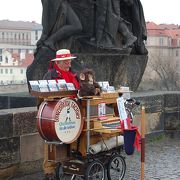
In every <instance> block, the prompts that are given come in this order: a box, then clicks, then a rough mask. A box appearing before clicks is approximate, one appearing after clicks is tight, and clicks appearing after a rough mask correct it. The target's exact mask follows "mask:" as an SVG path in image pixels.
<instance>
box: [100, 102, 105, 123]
mask: <svg viewBox="0 0 180 180" xmlns="http://www.w3.org/2000/svg"><path fill="white" fill-rule="evenodd" d="M98 119H100V120H104V119H107V117H106V103H104V102H102V103H99V104H98Z"/></svg>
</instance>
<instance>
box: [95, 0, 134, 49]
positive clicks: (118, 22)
mask: <svg viewBox="0 0 180 180" xmlns="http://www.w3.org/2000/svg"><path fill="white" fill-rule="evenodd" d="M120 1H121V0H97V1H96V5H97V7H96V33H95V34H96V35H95V36H96V43H97V46H100V47H106V48H107V47H110V48H112V47H116V36H117V32H119V33H120V34H121V35H122V44H123V47H124V48H127V47H129V46H131V45H132V44H133V43H134V42H135V41H136V39H137V38H136V37H135V36H133V34H132V33H131V32H130V30H129V29H128V27H127V24H126V22H125V21H124V20H123V19H122V18H121V17H120Z"/></svg>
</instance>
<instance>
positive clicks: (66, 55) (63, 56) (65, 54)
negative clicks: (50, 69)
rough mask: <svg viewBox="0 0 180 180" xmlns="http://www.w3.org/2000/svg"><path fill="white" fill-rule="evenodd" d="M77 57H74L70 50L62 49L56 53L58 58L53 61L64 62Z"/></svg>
mask: <svg viewBox="0 0 180 180" xmlns="http://www.w3.org/2000/svg"><path fill="white" fill-rule="evenodd" d="M74 58H76V57H75V56H72V54H71V53H70V50H68V49H60V50H58V51H57V52H56V58H55V59H52V60H51V61H62V60H67V59H74Z"/></svg>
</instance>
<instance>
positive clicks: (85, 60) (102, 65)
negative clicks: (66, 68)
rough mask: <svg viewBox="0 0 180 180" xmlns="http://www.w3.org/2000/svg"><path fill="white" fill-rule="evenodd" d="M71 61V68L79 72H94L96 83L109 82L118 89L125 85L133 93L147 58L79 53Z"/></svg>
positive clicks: (117, 54)
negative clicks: (91, 70) (90, 69)
mask: <svg viewBox="0 0 180 180" xmlns="http://www.w3.org/2000/svg"><path fill="white" fill-rule="evenodd" d="M76 56H77V57H78V59H77V60H74V61H72V68H73V69H74V70H75V71H77V72H79V71H80V70H81V69H83V68H85V67H88V68H92V69H93V70H94V71H95V76H96V80H97V81H109V83H110V85H114V86H115V87H118V86H119V85H127V86H129V87H130V89H131V90H133V91H135V90H136V89H137V88H138V86H139V83H140V81H141V78H142V76H143V73H144V70H145V67H146V64H147V60H148V57H147V56H146V55H144V56H142V55H123V54H119V53H114V54H109V53H108V54H105V53H99V54H96V53H94V54H93V53H91V54H87V53H79V54H76Z"/></svg>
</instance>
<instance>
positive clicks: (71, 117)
mask: <svg viewBox="0 0 180 180" xmlns="http://www.w3.org/2000/svg"><path fill="white" fill-rule="evenodd" d="M55 109H56V110H55V112H54V113H55V116H54V117H55V121H56V122H55V131H56V134H57V137H58V138H59V139H60V140H61V141H62V142H64V143H71V142H73V141H75V140H76V139H77V138H78V136H79V134H80V133H81V130H82V121H81V111H80V108H79V106H78V104H77V103H76V102H75V101H73V100H72V99H68V98H64V99H63V100H61V101H59V102H58V103H57V105H56V107H55Z"/></svg>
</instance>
